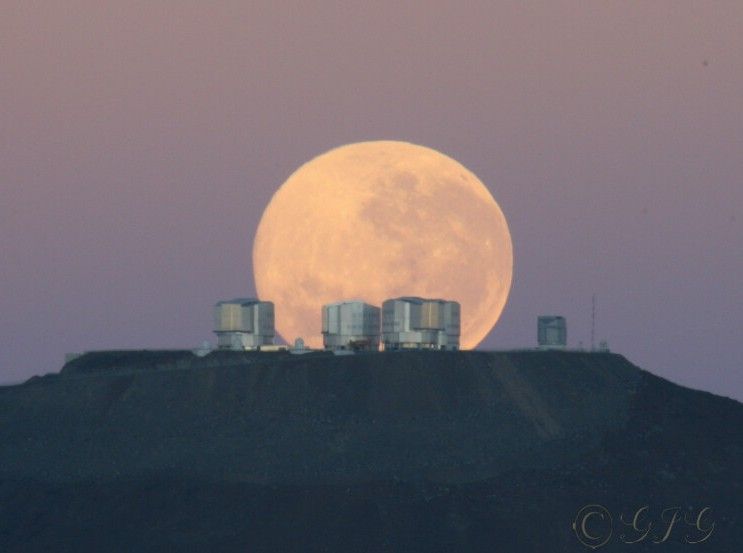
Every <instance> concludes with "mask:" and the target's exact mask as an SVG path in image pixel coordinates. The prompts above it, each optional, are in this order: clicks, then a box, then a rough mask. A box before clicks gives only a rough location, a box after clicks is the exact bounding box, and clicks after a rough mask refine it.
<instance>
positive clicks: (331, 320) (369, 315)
mask: <svg viewBox="0 0 743 553" xmlns="http://www.w3.org/2000/svg"><path fill="white" fill-rule="evenodd" d="M379 321H380V309H379V307H376V306H374V305H369V304H368V303H364V302H362V301H341V302H336V303H329V304H327V305H323V307H322V340H323V346H325V349H327V350H335V351H338V350H351V351H377V350H379V325H380V322H379Z"/></svg>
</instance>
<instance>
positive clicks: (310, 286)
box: [253, 141, 513, 349]
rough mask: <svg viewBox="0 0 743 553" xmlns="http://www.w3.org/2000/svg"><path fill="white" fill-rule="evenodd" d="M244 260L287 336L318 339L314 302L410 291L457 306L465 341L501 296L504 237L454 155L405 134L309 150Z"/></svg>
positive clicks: (508, 256)
mask: <svg viewBox="0 0 743 553" xmlns="http://www.w3.org/2000/svg"><path fill="white" fill-rule="evenodd" d="M253 270H254V277H255V285H256V289H257V292H258V296H259V297H260V299H263V300H270V301H273V302H274V304H275V309H276V330H277V331H278V332H279V334H281V336H282V337H283V338H284V339H285V340H287V341H288V342H291V341H293V340H294V338H296V337H299V336H301V337H303V338H304V340H305V343H307V345H309V346H312V347H321V346H322V337H321V332H320V331H321V316H320V315H321V307H322V305H323V304H325V303H331V302H335V301H341V300H350V299H360V300H363V301H366V302H367V303H371V304H373V305H377V306H381V305H382V302H383V301H384V300H386V299H388V298H393V297H398V296H421V297H431V298H444V299H448V300H456V301H458V302H459V303H460V304H461V308H462V314H461V317H462V320H461V332H462V334H461V340H460V343H461V347H462V348H463V349H471V348H474V347H475V346H477V344H478V343H480V341H482V339H483V338H484V337H485V336H486V335H487V334H488V332H490V330H491V329H492V328H493V326H494V325H495V323H496V322H497V321H498V319H499V317H500V315H501V313H502V311H503V308H504V306H505V304H506V301H507V299H508V293H509V291H510V289H511V279H512V275H513V246H512V243H511V234H510V232H509V230H508V224H507V223H506V219H505V216H504V215H503V212H502V211H501V209H500V207H499V206H498V204H497V203H496V202H495V200H494V199H493V196H492V195H491V194H490V192H489V191H488V189H487V188H486V187H485V185H483V183H482V182H480V180H479V179H478V178H477V177H476V176H475V175H474V174H473V173H472V172H470V171H469V170H468V169H466V168H465V167H464V166H463V165H461V164H460V163H458V162H457V161H455V160H453V159H452V158H450V157H448V156H446V155H444V154H442V153H440V152H437V151H436V150H432V149H430V148H426V147H424V146H418V145H415V144H410V143H407V142H396V141H374V142H359V143H356V144H348V145H346V146H341V147H339V148H335V149H333V150H330V151H328V152H326V153H324V154H321V155H319V156H318V157H316V158H314V159H312V160H310V161H309V162H307V163H305V164H304V165H302V166H301V167H300V168H299V169H297V170H296V171H295V172H294V173H293V174H292V175H291V176H290V177H289V178H288V179H287V180H286V182H285V183H284V184H283V185H282V186H281V187H280V188H279V189H278V190H277V191H276V193H275V194H274V196H273V198H272V199H271V201H270V203H269V204H268V207H266V210H265V211H264V212H263V216H262V217H261V221H260V223H259V225H258V230H257V232H256V236H255V242H254V244H253Z"/></svg>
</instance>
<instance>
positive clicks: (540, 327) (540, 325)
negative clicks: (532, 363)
mask: <svg viewBox="0 0 743 553" xmlns="http://www.w3.org/2000/svg"><path fill="white" fill-rule="evenodd" d="M567 343H568V328H567V324H566V323H565V317H560V316H559V315H543V316H541V317H539V318H538V319H537V344H538V345H539V347H540V348H544V349H551V348H555V349H558V348H565V347H566V346H567Z"/></svg>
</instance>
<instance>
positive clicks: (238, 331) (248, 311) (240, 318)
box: [214, 298, 276, 350]
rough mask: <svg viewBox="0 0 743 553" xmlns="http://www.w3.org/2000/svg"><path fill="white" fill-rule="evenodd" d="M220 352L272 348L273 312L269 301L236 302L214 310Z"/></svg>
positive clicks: (252, 299)
mask: <svg viewBox="0 0 743 553" xmlns="http://www.w3.org/2000/svg"><path fill="white" fill-rule="evenodd" d="M214 328H215V330H214V333H215V334H216V335H217V347H218V348H219V349H233V350H246V349H247V350H250V349H260V347H261V346H267V345H271V344H273V339H274V336H275V334H276V332H275V330H274V310H273V303H272V302H270V301H259V300H257V299H255V298H237V299H234V300H229V301H220V302H219V303H217V305H215V306H214Z"/></svg>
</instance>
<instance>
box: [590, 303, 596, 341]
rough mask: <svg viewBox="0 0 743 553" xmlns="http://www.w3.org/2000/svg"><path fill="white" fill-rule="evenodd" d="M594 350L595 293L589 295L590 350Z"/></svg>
mask: <svg viewBox="0 0 743 553" xmlns="http://www.w3.org/2000/svg"><path fill="white" fill-rule="evenodd" d="M595 350H596V294H594V295H593V296H592V297H591V351H595Z"/></svg>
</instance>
